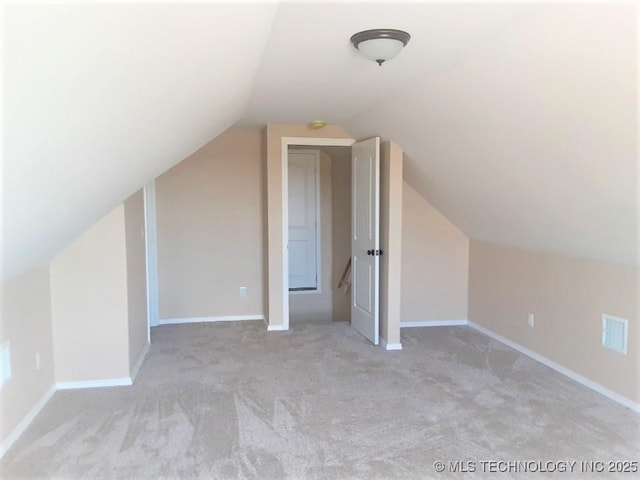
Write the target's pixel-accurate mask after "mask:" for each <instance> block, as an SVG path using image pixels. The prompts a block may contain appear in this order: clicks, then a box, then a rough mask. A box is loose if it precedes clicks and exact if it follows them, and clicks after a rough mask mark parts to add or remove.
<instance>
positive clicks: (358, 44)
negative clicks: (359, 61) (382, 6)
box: [351, 28, 411, 66]
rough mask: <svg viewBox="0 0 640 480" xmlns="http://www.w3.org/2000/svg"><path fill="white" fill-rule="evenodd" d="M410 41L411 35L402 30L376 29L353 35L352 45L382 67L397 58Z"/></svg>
mask: <svg viewBox="0 0 640 480" xmlns="http://www.w3.org/2000/svg"><path fill="white" fill-rule="evenodd" d="M410 39H411V35H409V34H408V33H407V32H405V31H402V30H395V29H393V28H375V29H372V30H364V31H362V32H358V33H356V34H354V35H352V36H351V43H352V44H353V46H354V47H355V48H356V49H357V50H358V51H359V52H360V53H361V54H362V55H363V56H365V57H366V58H368V59H369V60H373V61H374V62H376V63H377V64H378V65H380V66H382V64H383V63H384V62H386V61H388V60H391V59H392V58H395V57H396V56H397V55H398V54H399V53H400V51H401V50H402V49H403V48H404V47H405V46H406V45H407V43H409V40H410Z"/></svg>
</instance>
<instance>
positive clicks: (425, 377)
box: [0, 322, 640, 479]
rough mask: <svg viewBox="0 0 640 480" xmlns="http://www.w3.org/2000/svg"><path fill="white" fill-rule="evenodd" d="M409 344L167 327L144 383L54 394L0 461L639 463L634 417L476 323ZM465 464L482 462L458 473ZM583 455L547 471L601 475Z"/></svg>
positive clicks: (332, 472)
mask: <svg viewBox="0 0 640 480" xmlns="http://www.w3.org/2000/svg"><path fill="white" fill-rule="evenodd" d="M402 341H403V346H404V350H403V351H400V352H386V351H384V350H382V349H381V348H376V347H373V346H371V345H370V344H368V343H367V342H366V340H364V338H362V337H361V336H360V335H359V334H357V333H356V332H354V331H353V330H351V329H350V328H349V327H348V326H347V325H345V324H313V323H310V324H300V325H294V327H293V329H292V330H290V331H289V332H272V333H267V332H266V331H265V326H264V323H262V322H238V323H218V324H191V325H176V326H162V327H157V328H155V329H154V331H153V345H152V347H151V350H150V352H149V355H148V356H147V359H146V360H145V362H144V364H143V366H142V368H141V370H140V373H139V375H138V378H137V379H136V382H135V385H133V386H132V387H117V388H103V389H90V390H76V391H60V392H57V393H56V394H55V395H54V397H53V398H52V399H51V401H50V402H49V403H48V404H47V405H46V407H45V408H44V409H43V411H42V412H41V414H40V415H38V417H37V418H36V419H35V421H34V422H33V423H32V425H31V426H30V427H29V429H28V430H27V431H26V432H25V434H24V435H23V436H22V437H21V438H20V440H19V441H18V442H17V443H16V444H15V445H14V447H13V448H12V449H11V450H10V451H9V452H8V453H7V455H6V456H5V458H4V459H3V460H2V462H1V463H0V468H1V470H0V473H1V476H2V478H7V479H13V478H69V479H79V478H83V479H102V478H113V479H115V478H119V479H156V478H161V479H162V478H176V479H177V478H203V479H204V478H207V479H208V478H212V479H218V478H221V479H222V478H257V479H279V478H291V479H351V478H358V479H382V478H385V479H386V478H398V479H425V478H465V479H468V478H494V477H496V474H495V473H494V474H490V473H487V472H486V471H485V470H483V469H484V468H485V467H487V468H491V466H490V464H482V463H480V462H486V461H496V462H497V461H514V462H515V461H520V462H523V463H521V464H520V467H518V468H521V469H522V468H524V467H523V466H524V465H525V462H529V463H528V464H527V465H528V466H529V468H534V469H536V468H547V469H548V464H546V463H545V464H541V463H538V464H537V465H543V466H542V467H535V466H534V464H533V463H531V462H549V461H552V462H562V461H569V460H573V461H577V462H587V461H609V460H614V461H638V460H640V442H639V440H638V434H639V432H640V416H639V415H638V414H636V413H634V412H632V411H631V410H629V409H626V408H624V407H621V406H620V405H618V404H616V403H614V402H612V401H610V400H608V399H607V398H605V397H603V396H601V395H599V394H597V393H594V392H592V391H590V390H588V389H586V388H584V387H582V386H581V385H579V384H577V383H575V382H573V381H571V380H569V379H567V378H565V377H563V376H561V375H559V374H557V373H555V372H554V371H552V370H550V369H548V368H546V367H544V366H542V365H540V364H539V363H536V362H535V361H533V360H531V359H529V358H527V357H524V356H522V355H520V354H519V353H517V352H515V351H513V350H511V349H509V348H508V347H506V346H504V345H502V344H499V343H497V342H495V341H493V340H492V339H490V338H488V337H486V336H484V335H482V334H480V333H478V332H476V331H474V330H472V329H470V328H468V327H438V328H422V329H405V330H403V332H402ZM436 461H442V462H445V465H446V469H445V472H443V473H437V472H436V470H435V468H434V462H436ZM456 461H461V462H464V463H463V464H462V465H464V467H465V469H467V470H469V469H474V470H475V471H474V472H468V473H464V474H461V473H452V472H451V471H450V470H451V468H453V466H454V465H455V463H449V462H456ZM483 465H485V467H483ZM544 465H547V466H544ZM556 465H557V464H556ZM580 465H581V464H580V463H578V464H576V465H575V466H574V473H573V474H568V473H563V474H558V473H555V474H543V475H542V476H543V477H545V476H551V477H553V478H599V477H601V476H602V475H596V474H588V475H587V474H585V473H581V472H580V471H579V469H580ZM596 465H597V464H596ZM467 467H471V468H467ZM497 468H504V467H497ZM532 475H533V474H531V473H529V474H522V473H518V472H516V471H511V472H506V473H502V474H499V475H498V476H497V477H496V478H501V479H506V478H522V477H525V478H538V476H537V475H533V476H532ZM632 477H634V476H633V475H630V474H626V475H613V476H612V478H632ZM636 478H637V477H636Z"/></svg>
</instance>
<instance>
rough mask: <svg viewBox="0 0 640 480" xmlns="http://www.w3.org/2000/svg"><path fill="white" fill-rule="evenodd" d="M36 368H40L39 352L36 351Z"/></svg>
mask: <svg viewBox="0 0 640 480" xmlns="http://www.w3.org/2000/svg"><path fill="white" fill-rule="evenodd" d="M36 370H40V352H36Z"/></svg>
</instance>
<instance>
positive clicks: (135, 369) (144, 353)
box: [129, 342, 149, 383]
mask: <svg viewBox="0 0 640 480" xmlns="http://www.w3.org/2000/svg"><path fill="white" fill-rule="evenodd" d="M147 353H149V343H148V342H147V343H145V345H144V348H143V349H142V352H140V355H138V360H137V361H136V364H135V365H134V366H133V368H132V369H131V373H130V374H129V375H130V378H131V383H133V382H134V381H135V379H136V377H137V376H138V371H139V370H140V367H141V366H142V362H144V359H145V358H146V357H147Z"/></svg>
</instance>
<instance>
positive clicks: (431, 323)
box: [400, 320, 468, 328]
mask: <svg viewBox="0 0 640 480" xmlns="http://www.w3.org/2000/svg"><path fill="white" fill-rule="evenodd" d="M467 324H468V321H467V320H427V321H425V322H400V328H414V327H456V326H458V325H467Z"/></svg>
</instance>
